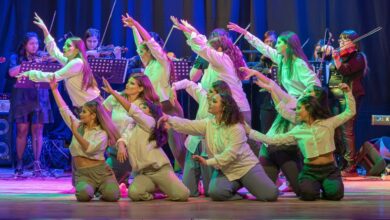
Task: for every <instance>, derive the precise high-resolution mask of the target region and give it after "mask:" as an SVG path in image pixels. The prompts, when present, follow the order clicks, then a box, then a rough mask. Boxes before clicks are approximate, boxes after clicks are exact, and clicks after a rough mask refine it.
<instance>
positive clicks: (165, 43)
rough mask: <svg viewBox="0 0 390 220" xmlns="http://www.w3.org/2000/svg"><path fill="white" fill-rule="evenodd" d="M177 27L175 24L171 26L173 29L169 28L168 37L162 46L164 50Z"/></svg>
mask: <svg viewBox="0 0 390 220" xmlns="http://www.w3.org/2000/svg"><path fill="white" fill-rule="evenodd" d="M175 27H176V26H175V25H174V24H173V25H172V27H171V30H169V33H168V36H167V39H165V42H164V45H163V47H162V49H163V50H164V48H165V46H166V45H167V42H168V40H169V38H170V37H171V34H172V31H173V29H174V28H175Z"/></svg>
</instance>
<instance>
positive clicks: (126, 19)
mask: <svg viewBox="0 0 390 220" xmlns="http://www.w3.org/2000/svg"><path fill="white" fill-rule="evenodd" d="M136 22H137V21H136V20H135V19H134V18H132V17H130V15H129V14H128V13H126V16H124V15H122V23H123V27H129V28H131V27H133V26H134V25H135V24H136Z"/></svg>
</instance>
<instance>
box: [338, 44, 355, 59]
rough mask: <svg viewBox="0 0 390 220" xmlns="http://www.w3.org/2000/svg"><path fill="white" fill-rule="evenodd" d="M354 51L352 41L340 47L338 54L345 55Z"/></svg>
mask: <svg viewBox="0 0 390 220" xmlns="http://www.w3.org/2000/svg"><path fill="white" fill-rule="evenodd" d="M356 51H357V48H356V45H355V44H354V43H349V44H347V45H345V46H343V47H341V48H340V50H339V54H340V57H347V56H349V55H350V54H352V53H354V52H356Z"/></svg>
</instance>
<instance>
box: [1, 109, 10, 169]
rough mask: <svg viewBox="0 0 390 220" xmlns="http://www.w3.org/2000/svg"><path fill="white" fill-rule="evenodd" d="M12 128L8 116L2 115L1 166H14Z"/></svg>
mask: <svg viewBox="0 0 390 220" xmlns="http://www.w3.org/2000/svg"><path fill="white" fill-rule="evenodd" d="M11 146H12V126H11V123H9V122H8V114H6V113H0V166H10V165H11V164H12V147H11Z"/></svg>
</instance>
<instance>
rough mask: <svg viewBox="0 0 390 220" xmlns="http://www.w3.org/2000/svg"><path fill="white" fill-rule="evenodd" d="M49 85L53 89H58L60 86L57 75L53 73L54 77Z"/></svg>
mask: <svg viewBox="0 0 390 220" xmlns="http://www.w3.org/2000/svg"><path fill="white" fill-rule="evenodd" d="M49 85H50V88H51V90H56V89H57V88H58V83H57V79H56V75H53V78H51V79H50V82H49Z"/></svg>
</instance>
